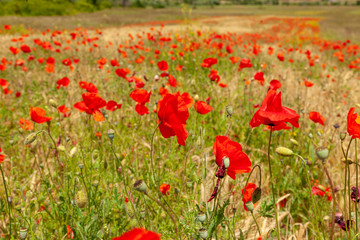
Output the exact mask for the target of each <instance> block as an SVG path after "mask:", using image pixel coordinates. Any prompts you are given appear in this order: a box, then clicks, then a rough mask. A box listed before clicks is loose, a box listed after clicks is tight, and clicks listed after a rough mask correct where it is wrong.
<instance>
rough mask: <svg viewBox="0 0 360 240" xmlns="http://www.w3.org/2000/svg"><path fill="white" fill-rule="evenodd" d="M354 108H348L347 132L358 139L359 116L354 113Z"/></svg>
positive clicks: (359, 131)
mask: <svg viewBox="0 0 360 240" xmlns="http://www.w3.org/2000/svg"><path fill="white" fill-rule="evenodd" d="M354 111H355V108H350V110H349V113H348V116H347V132H348V133H349V135H350V136H352V138H353V139H354V138H359V139H360V116H358V115H357V114H356V113H354Z"/></svg>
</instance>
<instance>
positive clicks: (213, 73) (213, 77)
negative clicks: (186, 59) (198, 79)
mask: <svg viewBox="0 0 360 240" xmlns="http://www.w3.org/2000/svg"><path fill="white" fill-rule="evenodd" d="M208 77H209V78H210V80H211V81H214V82H216V83H219V82H220V76H219V75H218V72H217V71H216V70H215V69H211V71H210V73H209V75H208Z"/></svg>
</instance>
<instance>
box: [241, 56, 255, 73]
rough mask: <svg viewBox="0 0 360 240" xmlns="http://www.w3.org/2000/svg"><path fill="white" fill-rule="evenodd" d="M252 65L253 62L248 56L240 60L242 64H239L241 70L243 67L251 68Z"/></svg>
mask: <svg viewBox="0 0 360 240" xmlns="http://www.w3.org/2000/svg"><path fill="white" fill-rule="evenodd" d="M251 67H252V63H251V62H250V59H247V58H243V59H241V61H240V65H239V69H238V70H239V71H240V70H241V69H243V68H251Z"/></svg>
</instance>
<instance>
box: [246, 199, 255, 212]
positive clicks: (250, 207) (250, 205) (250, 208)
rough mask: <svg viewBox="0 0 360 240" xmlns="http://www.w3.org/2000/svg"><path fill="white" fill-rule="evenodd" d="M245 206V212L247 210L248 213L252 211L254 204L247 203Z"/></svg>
mask: <svg viewBox="0 0 360 240" xmlns="http://www.w3.org/2000/svg"><path fill="white" fill-rule="evenodd" d="M245 206H246V208H247V210H249V211H250V212H252V211H254V204H253V202H251V201H248V202H246V203H245Z"/></svg>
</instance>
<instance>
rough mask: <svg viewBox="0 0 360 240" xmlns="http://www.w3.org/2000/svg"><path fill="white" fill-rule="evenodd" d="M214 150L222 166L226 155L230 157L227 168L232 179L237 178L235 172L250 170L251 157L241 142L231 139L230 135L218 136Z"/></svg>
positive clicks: (217, 160)
mask: <svg viewBox="0 0 360 240" xmlns="http://www.w3.org/2000/svg"><path fill="white" fill-rule="evenodd" d="M213 152H214V155H215V157H216V164H217V165H218V166H221V163H222V160H223V158H224V157H228V158H229V160H230V165H229V167H228V169H227V175H229V177H231V178H232V179H235V174H242V173H247V172H250V170H251V162H250V159H249V157H248V156H247V155H246V154H245V153H244V152H243V151H242V147H241V145H240V144H239V143H237V142H234V141H231V140H230V139H229V138H228V137H225V136H217V137H216V141H215V143H214V145H213Z"/></svg>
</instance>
